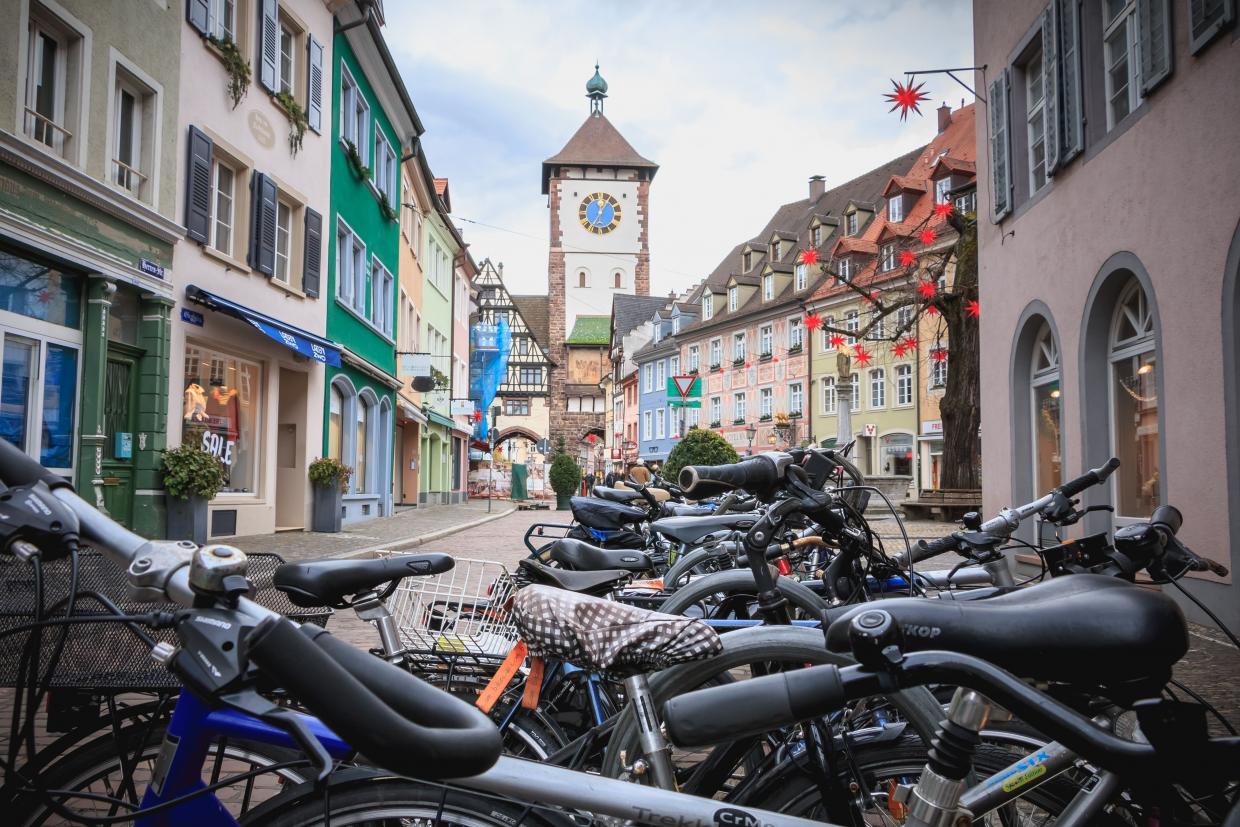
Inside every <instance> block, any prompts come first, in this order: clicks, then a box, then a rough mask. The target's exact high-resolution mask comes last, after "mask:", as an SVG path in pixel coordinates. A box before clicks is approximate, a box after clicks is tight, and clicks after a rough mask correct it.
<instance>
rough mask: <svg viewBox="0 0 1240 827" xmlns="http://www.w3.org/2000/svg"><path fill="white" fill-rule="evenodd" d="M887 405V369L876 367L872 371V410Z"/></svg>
mask: <svg viewBox="0 0 1240 827" xmlns="http://www.w3.org/2000/svg"><path fill="white" fill-rule="evenodd" d="M885 407H887V371H886V370H885V369H884V368H874V369H873V370H871V371H870V410H880V409H882V408H885Z"/></svg>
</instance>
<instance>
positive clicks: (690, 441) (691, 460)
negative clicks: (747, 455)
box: [663, 428, 740, 482]
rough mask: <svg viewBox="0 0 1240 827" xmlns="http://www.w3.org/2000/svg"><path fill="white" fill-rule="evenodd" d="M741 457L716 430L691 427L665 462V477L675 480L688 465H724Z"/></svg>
mask: <svg viewBox="0 0 1240 827" xmlns="http://www.w3.org/2000/svg"><path fill="white" fill-rule="evenodd" d="M739 459H740V456H739V455H737V453H736V449H735V448H733V447H732V446H731V445H730V444H728V441H727V440H726V439H724V438H723V437H722V436H720V435H719V434H717V433H715V432H714V431H708V430H706V429H705V428H690V429H689V432H688V433H687V434H685V438H684V439H682V440H681V441H680V442H678V443H677V444H676V447H674V448H672V451H671V453H670V454H668V455H667V461H666V462H664V463H663V479H665V480H672V481H673V482H674V481H675V480H676V479H677V478H678V477H679V476H680V469H682V468H684V467H685V466H686V465H724V464H726V463H729V462H736V461H737V460H739Z"/></svg>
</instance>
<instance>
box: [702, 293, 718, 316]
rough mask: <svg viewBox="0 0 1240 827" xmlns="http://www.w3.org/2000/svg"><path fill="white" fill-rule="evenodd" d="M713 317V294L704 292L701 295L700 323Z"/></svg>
mask: <svg viewBox="0 0 1240 827" xmlns="http://www.w3.org/2000/svg"><path fill="white" fill-rule="evenodd" d="M713 315H715V296H714V294H713V293H710V292H706V293H703V294H702V321H707V320H708V319H710V317H711V316H713Z"/></svg>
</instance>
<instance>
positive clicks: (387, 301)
mask: <svg viewBox="0 0 1240 827" xmlns="http://www.w3.org/2000/svg"><path fill="white" fill-rule="evenodd" d="M395 284H396V277H395V276H393V275H392V271H391V270H389V269H387V268H386V267H384V266H383V262H381V261H379V258H378V256H371V258H370V296H371V299H370V323H371V324H373V325H374V326H375V327H376V328H377V329H378V330H381V331H382V332H383V334H384V335H385V336H391V335H392V292H393V290H394V289H395Z"/></svg>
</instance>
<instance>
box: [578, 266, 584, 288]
mask: <svg viewBox="0 0 1240 827" xmlns="http://www.w3.org/2000/svg"><path fill="white" fill-rule="evenodd" d="M577 286H578V287H585V286H586V271H585V270H582V271H581V272H579V273H578V274H577Z"/></svg>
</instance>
